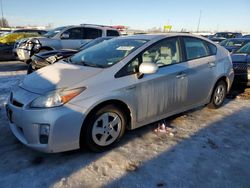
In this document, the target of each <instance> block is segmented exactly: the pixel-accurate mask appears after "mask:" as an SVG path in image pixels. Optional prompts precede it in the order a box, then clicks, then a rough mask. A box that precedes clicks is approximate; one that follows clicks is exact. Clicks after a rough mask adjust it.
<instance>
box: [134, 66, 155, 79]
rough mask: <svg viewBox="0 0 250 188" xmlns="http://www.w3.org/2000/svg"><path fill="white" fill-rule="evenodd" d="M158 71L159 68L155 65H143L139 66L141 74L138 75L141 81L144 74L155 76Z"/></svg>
mask: <svg viewBox="0 0 250 188" xmlns="http://www.w3.org/2000/svg"><path fill="white" fill-rule="evenodd" d="M157 71H158V66H157V65H156V64H155V63H150V62H147V63H142V64H141V65H140V66H139V73H138V74H137V78H138V79H141V78H142V77H143V75H144V74H154V73H156V72H157Z"/></svg>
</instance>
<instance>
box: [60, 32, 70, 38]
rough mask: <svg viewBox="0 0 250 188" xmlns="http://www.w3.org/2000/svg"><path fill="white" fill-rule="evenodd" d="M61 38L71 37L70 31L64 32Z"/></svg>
mask: <svg viewBox="0 0 250 188" xmlns="http://www.w3.org/2000/svg"><path fill="white" fill-rule="evenodd" d="M61 39H69V33H63V34H62V35H61Z"/></svg>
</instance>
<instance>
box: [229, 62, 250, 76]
mask: <svg viewBox="0 0 250 188" xmlns="http://www.w3.org/2000/svg"><path fill="white" fill-rule="evenodd" d="M233 68H234V72H235V73H236V74H247V73H248V72H250V63H233Z"/></svg>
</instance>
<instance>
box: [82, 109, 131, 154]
mask: <svg viewBox="0 0 250 188" xmlns="http://www.w3.org/2000/svg"><path fill="white" fill-rule="evenodd" d="M126 123H127V118H126V116H125V113H124V112H123V111H122V110H121V109H119V108H117V107H115V106H113V105H107V106H105V107H103V108H101V109H99V110H97V111H96V112H95V113H92V114H91V115H90V116H89V117H88V119H87V120H86V122H85V124H84V125H83V130H82V134H81V144H83V145H85V146H87V148H88V149H90V150H92V151H94V152H101V151H104V150H107V149H110V148H111V147H112V146H114V145H115V144H116V143H117V142H118V141H119V140H120V138H121V137H122V136H123V134H124V132H125V126H126Z"/></svg>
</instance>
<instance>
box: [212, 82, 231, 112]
mask: <svg viewBox="0 0 250 188" xmlns="http://www.w3.org/2000/svg"><path fill="white" fill-rule="evenodd" d="M226 94H227V85H226V83H225V81H222V80H221V81H219V82H218V83H217V84H216V85H215V88H214V90H213V93H212V96H211V100H210V103H209V104H208V108H211V109H217V108H219V107H221V106H222V104H223V102H224V100H225V98H226Z"/></svg>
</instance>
